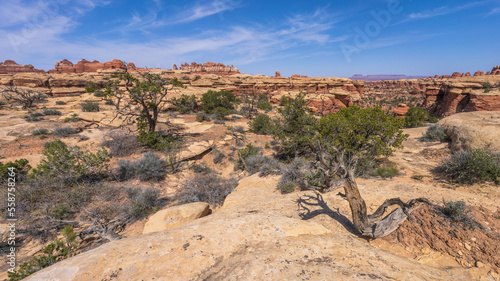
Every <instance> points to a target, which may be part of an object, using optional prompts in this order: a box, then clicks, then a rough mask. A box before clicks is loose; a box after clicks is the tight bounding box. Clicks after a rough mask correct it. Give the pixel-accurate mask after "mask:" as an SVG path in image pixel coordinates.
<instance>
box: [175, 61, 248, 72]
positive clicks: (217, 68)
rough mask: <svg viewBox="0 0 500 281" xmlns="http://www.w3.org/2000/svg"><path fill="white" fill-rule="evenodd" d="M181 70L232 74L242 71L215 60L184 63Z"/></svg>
mask: <svg viewBox="0 0 500 281" xmlns="http://www.w3.org/2000/svg"><path fill="white" fill-rule="evenodd" d="M174 66H176V65H174ZM174 70H175V67H174ZM179 70H181V71H184V72H189V73H198V74H215V75H230V74H238V73H240V71H239V70H238V69H237V68H235V67H233V66H232V65H231V66H226V65H225V64H223V63H213V62H206V63H204V64H201V63H195V62H193V63H191V64H187V63H184V64H182V65H181V67H180V68H179Z"/></svg>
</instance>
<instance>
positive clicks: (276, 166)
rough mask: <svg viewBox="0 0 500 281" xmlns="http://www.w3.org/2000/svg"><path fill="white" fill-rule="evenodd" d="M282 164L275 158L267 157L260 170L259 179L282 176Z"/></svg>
mask: <svg viewBox="0 0 500 281" xmlns="http://www.w3.org/2000/svg"><path fill="white" fill-rule="evenodd" d="M281 169H282V167H281V164H280V162H279V161H278V160H276V159H275V158H270V157H265V161H264V162H263V164H262V166H261V167H260V170H259V177H265V176H268V175H280V174H281Z"/></svg>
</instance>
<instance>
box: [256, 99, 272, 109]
mask: <svg viewBox="0 0 500 281" xmlns="http://www.w3.org/2000/svg"><path fill="white" fill-rule="evenodd" d="M257 107H258V108H259V109H262V110H269V111H270V110H272V109H273V106H272V104H271V103H270V102H268V101H259V102H258V103H257Z"/></svg>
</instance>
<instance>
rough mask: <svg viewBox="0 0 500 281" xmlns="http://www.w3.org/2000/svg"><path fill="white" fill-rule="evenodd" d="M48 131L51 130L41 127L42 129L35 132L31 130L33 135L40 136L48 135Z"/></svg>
mask: <svg viewBox="0 0 500 281" xmlns="http://www.w3.org/2000/svg"><path fill="white" fill-rule="evenodd" d="M48 133H49V130H47V129H43V128H40V129H36V130H34V131H33V132H31V135H33V136H40V135H46V134H48Z"/></svg>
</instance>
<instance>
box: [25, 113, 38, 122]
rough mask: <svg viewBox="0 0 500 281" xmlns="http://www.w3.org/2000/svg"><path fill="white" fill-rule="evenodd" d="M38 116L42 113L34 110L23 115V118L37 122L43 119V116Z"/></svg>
mask: <svg viewBox="0 0 500 281" xmlns="http://www.w3.org/2000/svg"><path fill="white" fill-rule="evenodd" d="M40 116H43V114H42V113H40V112H34V113H31V114H30V115H26V116H24V119H26V121H28V122H38V121H41V120H43V118H40Z"/></svg>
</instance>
